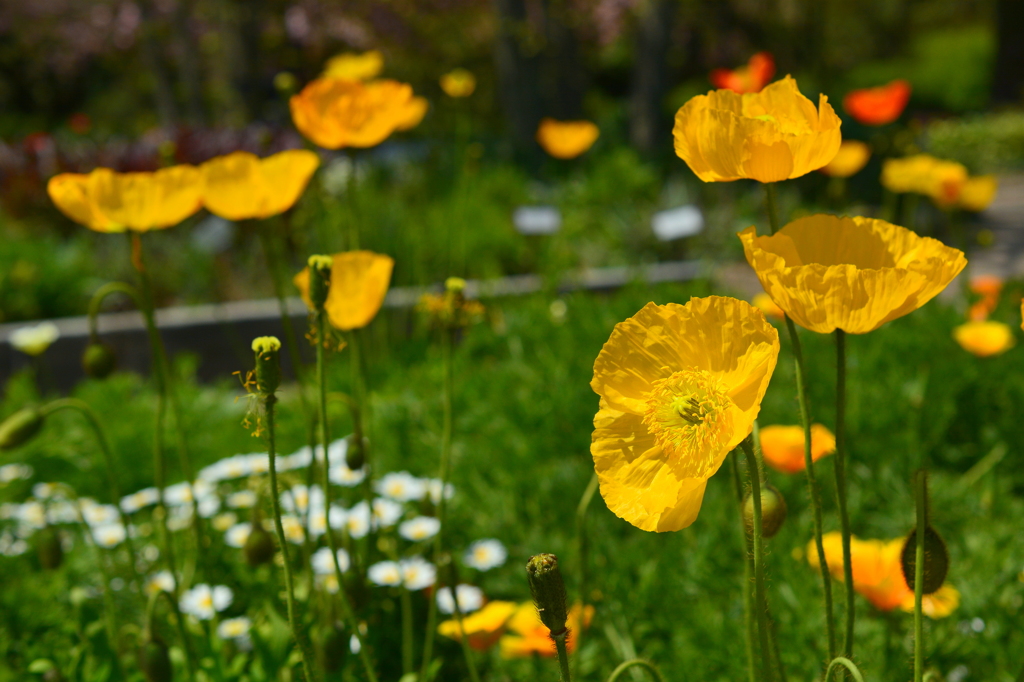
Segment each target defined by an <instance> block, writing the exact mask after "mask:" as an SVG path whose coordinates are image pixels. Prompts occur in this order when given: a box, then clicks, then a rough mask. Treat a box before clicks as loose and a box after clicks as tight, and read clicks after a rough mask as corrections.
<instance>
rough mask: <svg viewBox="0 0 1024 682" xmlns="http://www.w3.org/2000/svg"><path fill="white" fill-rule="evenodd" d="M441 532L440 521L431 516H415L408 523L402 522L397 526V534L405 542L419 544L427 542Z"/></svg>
mask: <svg viewBox="0 0 1024 682" xmlns="http://www.w3.org/2000/svg"><path fill="white" fill-rule="evenodd" d="M439 530H441V521H440V520H439V519H436V518H434V517H433V516H417V517H416V518H414V519H411V520H409V521H403V522H402V523H400V524H399V526H398V534H399V535H401V536H402V537H403V538H405V539H406V540H412V541H413V542H420V541H421V540H429V539H430V538H432V537H434V536H435V535H437V532H438V531H439Z"/></svg>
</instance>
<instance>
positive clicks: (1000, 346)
mask: <svg viewBox="0 0 1024 682" xmlns="http://www.w3.org/2000/svg"><path fill="white" fill-rule="evenodd" d="M953 338H954V339H956V342H957V343H959V344H960V347H961V348H963V349H964V350H965V351H967V352H968V353H971V354H973V355H977V356H978V357H979V358H987V357H991V356H993V355H1000V354H1002V353H1005V352H1006V351H1008V350H1010V349H1011V348H1013V346H1014V344H1015V343H1016V339H1014V338H1013V330H1012V329H1010V325H1007V324H1003V323H1002V322H995V321H992V320H981V321H972V322H968V323H966V324H962V325H960V326H959V327H956V328H955V329H954V330H953Z"/></svg>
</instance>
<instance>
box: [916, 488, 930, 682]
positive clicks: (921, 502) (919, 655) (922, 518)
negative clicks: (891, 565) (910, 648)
mask: <svg viewBox="0 0 1024 682" xmlns="http://www.w3.org/2000/svg"><path fill="white" fill-rule="evenodd" d="M914 488H915V491H914V492H915V493H916V495H915V497H916V498H917V500H916V502H917V505H916V506H917V529H916V532H915V534H914V535H915V536H916V540H917V547H916V553H915V556H914V682H922V677H923V675H924V618H923V617H922V614H921V602H922V600H923V598H924V531H925V527H926V526H927V525H928V516H927V514H926V512H925V500H926V499H927V496H928V478H927V474H926V473H925V471H924V469H922V470H921V471H918V472H917V480H916V481H915V486H914Z"/></svg>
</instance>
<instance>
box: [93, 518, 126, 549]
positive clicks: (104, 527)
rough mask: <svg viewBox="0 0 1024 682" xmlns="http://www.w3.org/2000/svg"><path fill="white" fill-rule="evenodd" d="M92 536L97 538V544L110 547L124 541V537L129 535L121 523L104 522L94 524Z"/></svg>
mask: <svg viewBox="0 0 1024 682" xmlns="http://www.w3.org/2000/svg"><path fill="white" fill-rule="evenodd" d="M92 537H93V539H94V540H96V544H97V545H99V546H100V547H103V548H106V549H110V548H111V547H117V546H118V545H120V544H121V543H122V542H124V539H125V538H126V537H128V533H127V531H126V530H125V528H124V526H122V525H121V524H120V523H104V524H101V525H98V526H93V528H92Z"/></svg>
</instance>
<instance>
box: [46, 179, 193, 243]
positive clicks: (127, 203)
mask: <svg viewBox="0 0 1024 682" xmlns="http://www.w3.org/2000/svg"><path fill="white" fill-rule="evenodd" d="M46 189H47V192H48V193H49V195H50V199H52V200H53V203H54V204H55V205H56V206H57V208H59V209H60V210H61V212H62V213H63V214H64V215H66V216H67V217H69V218H71V219H72V220H74V221H75V222H77V223H79V224H81V225H85V226H86V227H88V228H89V229H91V230H95V231H97V232H124V231H125V230H132V231H134V232H148V231H149V230H159V229H162V228H165V227H171V226H172V225H177V224H178V223H180V222H181V221H182V220H184V219H185V218H188V217H189V216H190V215H192V214H193V213H195V212H196V211H198V210H199V209H200V208H202V197H203V181H202V175H201V174H200V172H199V169H198V168H196V167H195V166H189V165H181V166H171V167H170V168H163V169H161V170H158V171H155V172H152V173H117V172H115V171H112V170H110V169H109V168H97V169H95V170H94V171H92V172H91V173H89V174H87V175H81V174H78V173H62V174H60V175H56V176H54V177H52V178H50V182H49V183H48V184H47V187H46Z"/></svg>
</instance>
